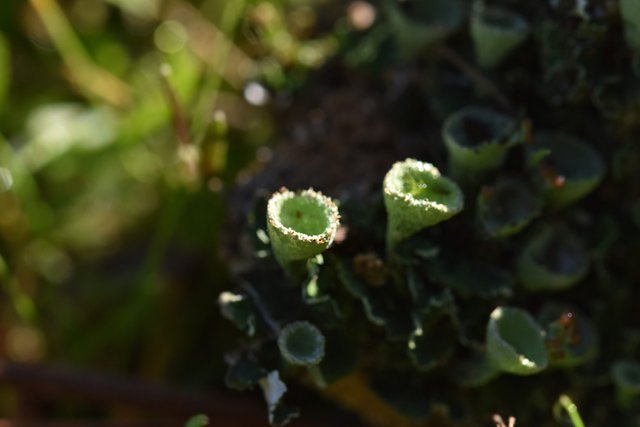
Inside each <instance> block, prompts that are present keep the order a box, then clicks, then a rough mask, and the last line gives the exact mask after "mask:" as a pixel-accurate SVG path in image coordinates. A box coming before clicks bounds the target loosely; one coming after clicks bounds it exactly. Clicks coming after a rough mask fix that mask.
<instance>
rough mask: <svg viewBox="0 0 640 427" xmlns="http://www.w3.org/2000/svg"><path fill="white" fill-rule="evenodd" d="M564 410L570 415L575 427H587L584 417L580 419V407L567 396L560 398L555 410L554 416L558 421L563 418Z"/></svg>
mask: <svg viewBox="0 0 640 427" xmlns="http://www.w3.org/2000/svg"><path fill="white" fill-rule="evenodd" d="M563 410H564V411H565V412H566V413H567V414H568V415H569V419H570V420H571V424H573V427H585V426H584V422H583V421H582V417H580V413H579V412H578V407H577V406H576V404H575V403H573V401H572V400H571V398H570V397H569V396H567V395H566V394H563V395H561V396H560V398H559V399H558V402H557V403H556V405H555V407H554V408H553V412H554V415H555V416H556V418H557V419H562V418H563V415H562V411H563Z"/></svg>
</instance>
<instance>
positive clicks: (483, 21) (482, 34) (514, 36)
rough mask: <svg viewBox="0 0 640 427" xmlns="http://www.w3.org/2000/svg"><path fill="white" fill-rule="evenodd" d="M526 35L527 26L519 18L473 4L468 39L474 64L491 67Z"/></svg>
mask: <svg viewBox="0 0 640 427" xmlns="http://www.w3.org/2000/svg"><path fill="white" fill-rule="evenodd" d="M528 35H529V24H528V23H527V21H525V20H524V18H522V17H521V16H520V15H518V14H516V13H514V12H511V11H509V10H506V9H502V8H498V7H491V6H486V5H485V4H484V2H482V1H476V2H475V3H474V5H473V10H472V14H471V38H472V39H473V45H474V48H475V51H476V61H477V62H478V64H479V65H480V66H481V67H482V68H493V67H495V66H497V65H498V64H500V62H502V60H503V59H504V58H506V56H507V55H509V53H511V52H512V51H513V50H514V49H515V48H516V47H518V45H520V44H521V43H522V42H523V41H524V40H525V39H526V38H527V36H528Z"/></svg>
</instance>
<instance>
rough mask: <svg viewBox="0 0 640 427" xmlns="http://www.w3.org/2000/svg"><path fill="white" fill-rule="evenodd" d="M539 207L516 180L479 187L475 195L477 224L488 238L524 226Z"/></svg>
mask: <svg viewBox="0 0 640 427" xmlns="http://www.w3.org/2000/svg"><path fill="white" fill-rule="evenodd" d="M541 208H542V203H541V200H540V199H539V198H538V197H536V195H534V194H533V193H532V192H531V190H530V189H529V187H528V186H527V185H526V184H524V183H522V182H520V181H516V180H512V179H501V180H499V181H498V182H497V183H496V184H495V185H492V186H489V187H483V188H482V191H480V193H479V195H478V222H479V223H480V227H481V228H482V229H483V231H484V232H485V233H487V234H488V235H489V236H492V237H505V236H510V235H512V234H515V233H517V232H519V231H520V230H522V229H523V228H524V227H526V226H527V224H529V223H530V222H531V221H532V220H533V219H534V218H535V217H536V216H538V214H539V213H540V209H541Z"/></svg>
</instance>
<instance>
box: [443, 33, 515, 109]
mask: <svg viewBox="0 0 640 427" xmlns="http://www.w3.org/2000/svg"><path fill="white" fill-rule="evenodd" d="M436 52H437V53H438V55H440V56H441V57H442V58H444V59H445V60H447V61H449V63H451V64H452V65H453V66H454V67H456V68H458V69H459V70H460V71H462V72H463V73H464V74H465V75H466V76H467V77H469V78H470V79H471V80H473V81H474V83H475V84H476V85H477V86H478V87H479V88H481V89H482V90H483V91H485V92H486V93H487V94H488V95H490V96H491V97H492V98H493V99H494V100H495V101H496V102H497V103H498V104H499V105H500V106H501V107H502V108H504V109H505V110H508V111H513V106H512V105H511V102H510V101H509V99H508V98H507V97H506V96H505V95H504V94H503V93H502V92H501V91H500V89H498V87H497V86H496V85H494V84H493V82H492V81H491V80H489V79H488V78H487V77H485V76H484V75H483V74H482V72H481V71H480V70H478V69H476V68H475V67H474V66H472V65H471V64H469V63H468V62H467V61H465V60H464V59H463V58H462V57H461V56H460V55H458V54H457V53H456V52H454V51H453V50H451V49H449V48H448V47H446V46H444V45H440V46H438V47H437V48H436Z"/></svg>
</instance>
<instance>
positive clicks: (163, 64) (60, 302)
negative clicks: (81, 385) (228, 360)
mask: <svg viewBox="0 0 640 427" xmlns="http://www.w3.org/2000/svg"><path fill="white" fill-rule="evenodd" d="M315 3H316V2H314V1H313V0H297V1H289V0H272V1H259V0H233V1H231V0H230V1H220V0H204V1H180V0H126V1H125V0H29V1H20V0H5V1H3V4H2V6H0V9H2V13H0V285H1V286H0V296H1V297H2V298H1V299H0V308H1V311H0V357H2V358H7V359H10V360H16V361H24V362H46V363H56V364H63V365H70V366H80V367H85V368H90V369H93V370H107V371H113V372H118V373H121V374H125V375H131V376H136V377H145V378H153V379H157V380H161V381H166V382H171V383H185V384H190V385H192V386H202V387H212V386H214V387H217V386H220V385H221V382H222V369H223V349H224V348H225V340H226V339H227V337H228V336H229V332H228V331H227V328H228V326H227V324H226V323H224V322H222V321H221V320H220V319H219V318H218V315H217V310H216V307H215V301H216V296H217V294H218V293H219V292H220V291H221V289H223V288H225V287H226V286H227V281H228V274H227V268H226V266H225V264H224V262H223V260H222V259H221V258H220V256H219V250H218V242H219V237H220V231H221V227H222V225H223V223H224V217H225V209H226V206H225V200H224V193H225V189H226V188H229V187H230V186H232V185H233V184H234V182H235V181H236V179H237V177H238V176H242V175H243V174H244V175H246V172H245V171H246V170H248V169H255V167H256V164H257V163H260V161H259V160H258V159H257V158H256V152H257V150H258V148H259V147H261V146H263V145H265V144H270V143H271V142H272V141H273V140H274V138H275V134H274V132H275V129H276V125H275V124H274V123H273V122H272V118H271V114H270V106H269V102H268V101H269V99H270V94H272V93H274V92H279V91H283V92H288V91H291V90H292V89H294V88H295V87H296V86H297V85H299V84H300V83H301V82H302V81H303V78H301V76H304V75H305V73H307V72H308V70H310V69H313V68H317V67H319V66H320V65H321V64H322V63H323V62H324V61H325V60H326V59H327V58H328V57H329V56H330V55H331V54H332V53H333V52H334V51H335V50H336V49H337V41H336V40H337V38H336V35H335V34H334V33H333V32H332V31H329V32H327V31H315V30H314V29H313V28H314V25H315V22H316V17H315V15H314V13H315V12H314V9H313V7H312V6H314V5H315ZM248 88H252V90H253V91H254V92H251V91H250V90H249V89H248ZM256 90H257V92H256ZM252 93H253V95H251V94H252ZM255 94H258V95H260V96H258V97H257V98H256V96H255ZM226 348H228V346H226ZM0 393H1V394H2V396H3V397H5V398H4V399H3V402H4V403H0V411H1V412H2V413H8V414H11V413H12V411H15V410H16V408H15V405H16V403H15V402H16V399H15V398H12V397H11V396H12V391H11V390H4V389H0ZM7 393H8V394H7ZM14 397H15V396H14ZM83 411H84V409H82V408H78V407H77V406H74V405H67V404H62V403H61V404H60V405H58V406H57V407H54V408H53V409H51V411H50V412H51V415H52V416H65V415H69V414H73V413H83Z"/></svg>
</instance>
